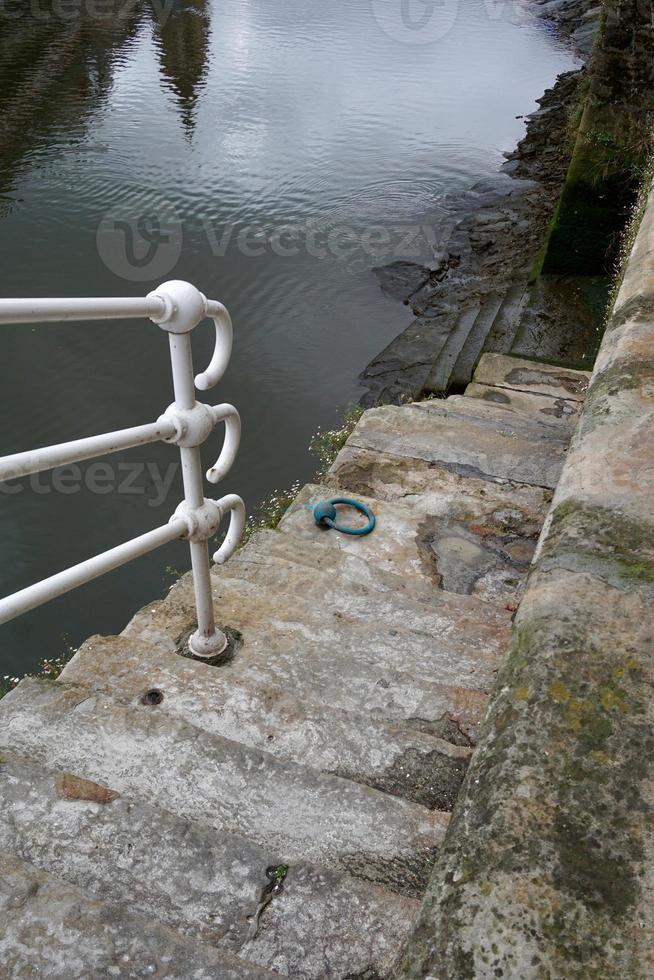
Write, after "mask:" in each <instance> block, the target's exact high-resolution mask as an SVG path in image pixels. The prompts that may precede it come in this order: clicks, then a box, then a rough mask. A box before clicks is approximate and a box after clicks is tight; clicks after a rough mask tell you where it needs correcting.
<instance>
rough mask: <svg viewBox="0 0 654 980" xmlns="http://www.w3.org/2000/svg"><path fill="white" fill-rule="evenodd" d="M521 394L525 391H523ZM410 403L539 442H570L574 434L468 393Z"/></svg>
mask: <svg viewBox="0 0 654 980" xmlns="http://www.w3.org/2000/svg"><path fill="white" fill-rule="evenodd" d="M496 390H497V391H499V392H503V391H508V390H509V389H508V388H497V389H496ZM521 394H523V393H522V392H521ZM543 397H545V396H543ZM550 401H552V399H550ZM410 407H412V408H418V409H420V410H421V411H423V412H429V413H430V414H432V415H436V416H440V417H446V418H448V419H455V418H458V419H461V420H463V421H465V420H466V419H470V420H471V421H478V422H479V423H480V424H482V425H485V426H486V427H487V428H489V429H491V430H493V431H496V430H498V429H501V430H502V431H504V432H506V431H508V432H509V433H512V434H514V435H521V436H524V437H526V438H527V439H530V438H532V439H534V440H535V441H537V442H543V441H547V440H552V441H553V442H560V443H563V444H564V445H565V446H567V444H568V443H569V441H570V436H571V432H570V431H568V430H564V429H562V428H561V427H560V426H556V425H551V424H550V423H549V422H548V421H547V420H546V419H545V418H539V417H538V416H537V415H533V414H532V413H530V412H526V411H518V410H517V409H514V410H513V411H512V412H503V411H502V408H501V406H500V405H493V404H492V403H491V402H488V403H487V402H485V401H482V400H481V399H479V398H468V397H466V396H465V395H450V396H449V398H427V399H425V400H424V401H420V402H413V403H412V405H411V406H410Z"/></svg>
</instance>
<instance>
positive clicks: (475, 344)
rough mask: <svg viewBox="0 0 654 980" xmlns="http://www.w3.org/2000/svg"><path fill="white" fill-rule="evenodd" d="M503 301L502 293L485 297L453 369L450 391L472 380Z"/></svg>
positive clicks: (460, 387) (448, 384)
mask: <svg viewBox="0 0 654 980" xmlns="http://www.w3.org/2000/svg"><path fill="white" fill-rule="evenodd" d="M503 301H504V296H503V295H502V294H501V293H490V294H489V295H488V296H486V297H485V299H484V302H483V303H482V306H481V308H480V310H479V313H478V314H477V318H476V319H475V322H474V324H473V325H472V329H471V331H470V333H469V334H468V336H467V338H466V342H465V344H464V345H463V347H462V349H461V351H460V353H459V356H458V357H457V359H456V362H455V364H454V367H453V368H452V373H451V374H450V377H449V380H448V383H447V388H448V389H451V388H454V389H457V388H458V389H462V388H463V387H464V386H465V385H467V384H468V382H469V381H470V379H471V378H472V373H473V371H474V369H475V364H476V363H477V361H478V360H479V358H480V356H481V352H482V350H483V348H484V344H485V342H486V338H487V337H488V334H489V332H490V330H491V328H492V326H493V323H494V322H495V319H496V317H497V315H498V314H499V312H500V309H501V307H502V303H503Z"/></svg>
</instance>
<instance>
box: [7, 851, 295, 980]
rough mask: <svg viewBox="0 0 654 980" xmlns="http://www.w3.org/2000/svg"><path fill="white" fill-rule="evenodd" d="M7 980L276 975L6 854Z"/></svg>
mask: <svg viewBox="0 0 654 980" xmlns="http://www.w3.org/2000/svg"><path fill="white" fill-rule="evenodd" d="M0 916H1V922H2V925H1V926H0V971H1V974H2V976H3V977H6V978H7V980H10V978H11V980H28V978H34V980H36V978H43V980H46V978H47V980H105V978H107V977H119V978H120V980H146V978H147V977H161V978H162V980H164V978H165V980H266V978H267V980H272V978H273V977H274V976H276V975H277V976H279V974H274V973H270V972H269V971H268V970H263V969H260V968H259V967H256V966H254V965H253V964H248V963H244V962H243V961H241V960H238V959H236V958H235V957H234V956H231V955H230V954H229V953H223V952H220V951H219V950H216V949H212V947H211V946H205V945H203V944H201V943H198V942H197V941H196V940H190V939H187V938H186V937H184V936H182V935H180V934H179V933H176V932H174V931H173V930H172V929H168V928H167V927H166V926H163V925H161V924H159V923H158V922H156V921H152V919H150V918H145V917H144V916H141V915H137V914H135V913H133V912H132V911H130V909H129V903H128V902H125V903H123V904H120V905H119V904H113V903H108V902H104V901H101V900H99V899H94V898H90V897H89V896H88V895H86V894H85V893H84V892H83V891H81V890H80V889H77V888H75V887H73V886H72V885H68V884H64V883H63V882H61V881H59V879H57V878H56V877H54V876H53V875H49V874H46V873H45V872H44V871H40V870H39V869H37V868H35V867H33V866H32V865H30V864H28V863H27V862H25V861H20V860H19V859H18V858H16V857H13V856H12V855H9V854H3V853H1V852H0Z"/></svg>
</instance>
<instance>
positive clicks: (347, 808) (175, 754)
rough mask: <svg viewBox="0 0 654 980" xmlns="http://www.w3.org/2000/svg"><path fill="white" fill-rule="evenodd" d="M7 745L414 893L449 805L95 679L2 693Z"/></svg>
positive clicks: (281, 850) (1, 724) (287, 855)
mask: <svg viewBox="0 0 654 980" xmlns="http://www.w3.org/2000/svg"><path fill="white" fill-rule="evenodd" d="M0 748H6V749H9V750H12V751H15V752H19V753H21V754H24V755H29V756H32V757H34V758H35V760H36V761H38V762H40V763H41V764H42V765H44V766H46V767H48V768H53V769H59V770H63V771H67V772H73V773H74V774H75V775H78V776H81V777H82V778H84V779H90V780H94V781H97V782H100V783H102V784H104V785H107V786H110V787H111V788H112V789H115V790H117V791H118V792H119V793H121V794H124V795H126V796H130V797H135V798H138V799H142V800H143V801H144V802H146V803H149V804H151V805H153V806H160V807H163V808H165V809H167V810H170V811H171V812H172V813H175V814H177V815H178V816H180V817H183V818H186V819H188V820H191V821H194V822H199V823H201V824H204V825H205V826H208V827H212V828H214V830H216V831H218V832H219V833H223V832H225V833H230V834H236V835H238V836H242V837H246V838H248V839H250V840H252V841H254V842H255V843H257V844H259V845H260V846H261V847H263V848H265V849H267V850H272V851H274V852H276V853H278V854H281V855H283V860H284V862H285V863H287V864H293V863H295V862H298V861H306V862H310V863H313V864H318V865H324V866H326V867H329V868H331V869H332V870H334V869H339V870H341V871H345V872H350V873H352V874H354V875H356V876H359V877H362V878H366V879H367V880H370V881H376V882H377V883H379V884H381V885H383V886H385V887H389V888H391V890H394V891H404V892H405V893H407V894H414V895H415V894H419V892H420V890H421V888H423V887H424V885H425V883H426V880H427V876H428V874H429V870H430V867H431V864H432V862H433V859H434V856H435V853H436V849H437V847H438V845H439V844H440V842H441V841H442V838H443V834H444V831H445V828H446V826H447V821H448V815H447V814H443V813H440V812H439V811H434V810H428V809H426V808H424V807H420V806H418V805H416V804H414V803H407V802H406V801H404V800H400V799H398V798H397V797H393V796H388V795H386V794H384V793H381V792H379V791H378V790H374V789H371V788H369V787H367V786H363V785H361V784H359V783H354V782H351V781H350V780H347V779H341V778H339V777H336V776H329V775H324V774H321V773H318V772H316V771H315V770H313V769H309V768H308V767H304V766H300V765H297V764H296V763H293V762H289V761H287V762H281V761H280V760H278V759H275V758H274V757H273V756H271V755H270V754H268V753H266V752H262V751H260V750H257V749H251V748H248V747H247V746H244V745H240V744H239V743H237V742H233V741H230V740H229V739H225V738H222V737H220V736H217V735H209V734H207V733H206V732H203V731H201V730H199V729H197V728H195V727H194V726H192V725H188V724H186V723H185V722H183V721H181V720H180V719H178V718H174V717H172V716H170V715H165V714H163V713H161V712H157V711H149V712H144V711H142V710H139V709H138V708H136V707H132V706H130V705H125V704H121V703H119V702H117V701H114V700H113V699H111V698H109V697H107V696H106V695H103V694H100V693H98V692H95V691H90V690H88V689H85V688H82V687H78V686H77V685H71V684H65V683H62V682H57V681H43V680H39V679H35V678H27V679H25V680H23V681H22V682H21V683H20V684H19V685H18V687H17V688H15V689H14V690H13V691H12V692H11V693H10V694H8V695H6V696H5V697H4V698H3V699H2V701H1V702H0Z"/></svg>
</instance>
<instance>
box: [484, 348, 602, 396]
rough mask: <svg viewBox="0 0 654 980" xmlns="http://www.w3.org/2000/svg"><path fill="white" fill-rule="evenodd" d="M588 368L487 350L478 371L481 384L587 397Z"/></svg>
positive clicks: (545, 393)
mask: <svg viewBox="0 0 654 980" xmlns="http://www.w3.org/2000/svg"><path fill="white" fill-rule="evenodd" d="M589 380H590V374H589V373H588V371H573V370H572V369H571V368H565V367H555V366H553V365H550V364H542V363H541V362H540V361H528V360H524V361H523V360H520V361H516V358H515V357H506V356H505V355H504V354H485V355H484V357H483V358H482V359H481V361H480V362H479V366H478V368H477V370H476V371H475V376H474V381H475V382H476V383H477V384H484V385H494V386H495V387H499V388H508V387H511V388H517V389H518V391H529V392H532V393H534V394H541V395H550V397H552V398H567V399H571V400H572V401H583V400H584V398H585V397H586V392H587V390H588V383H589Z"/></svg>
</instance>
